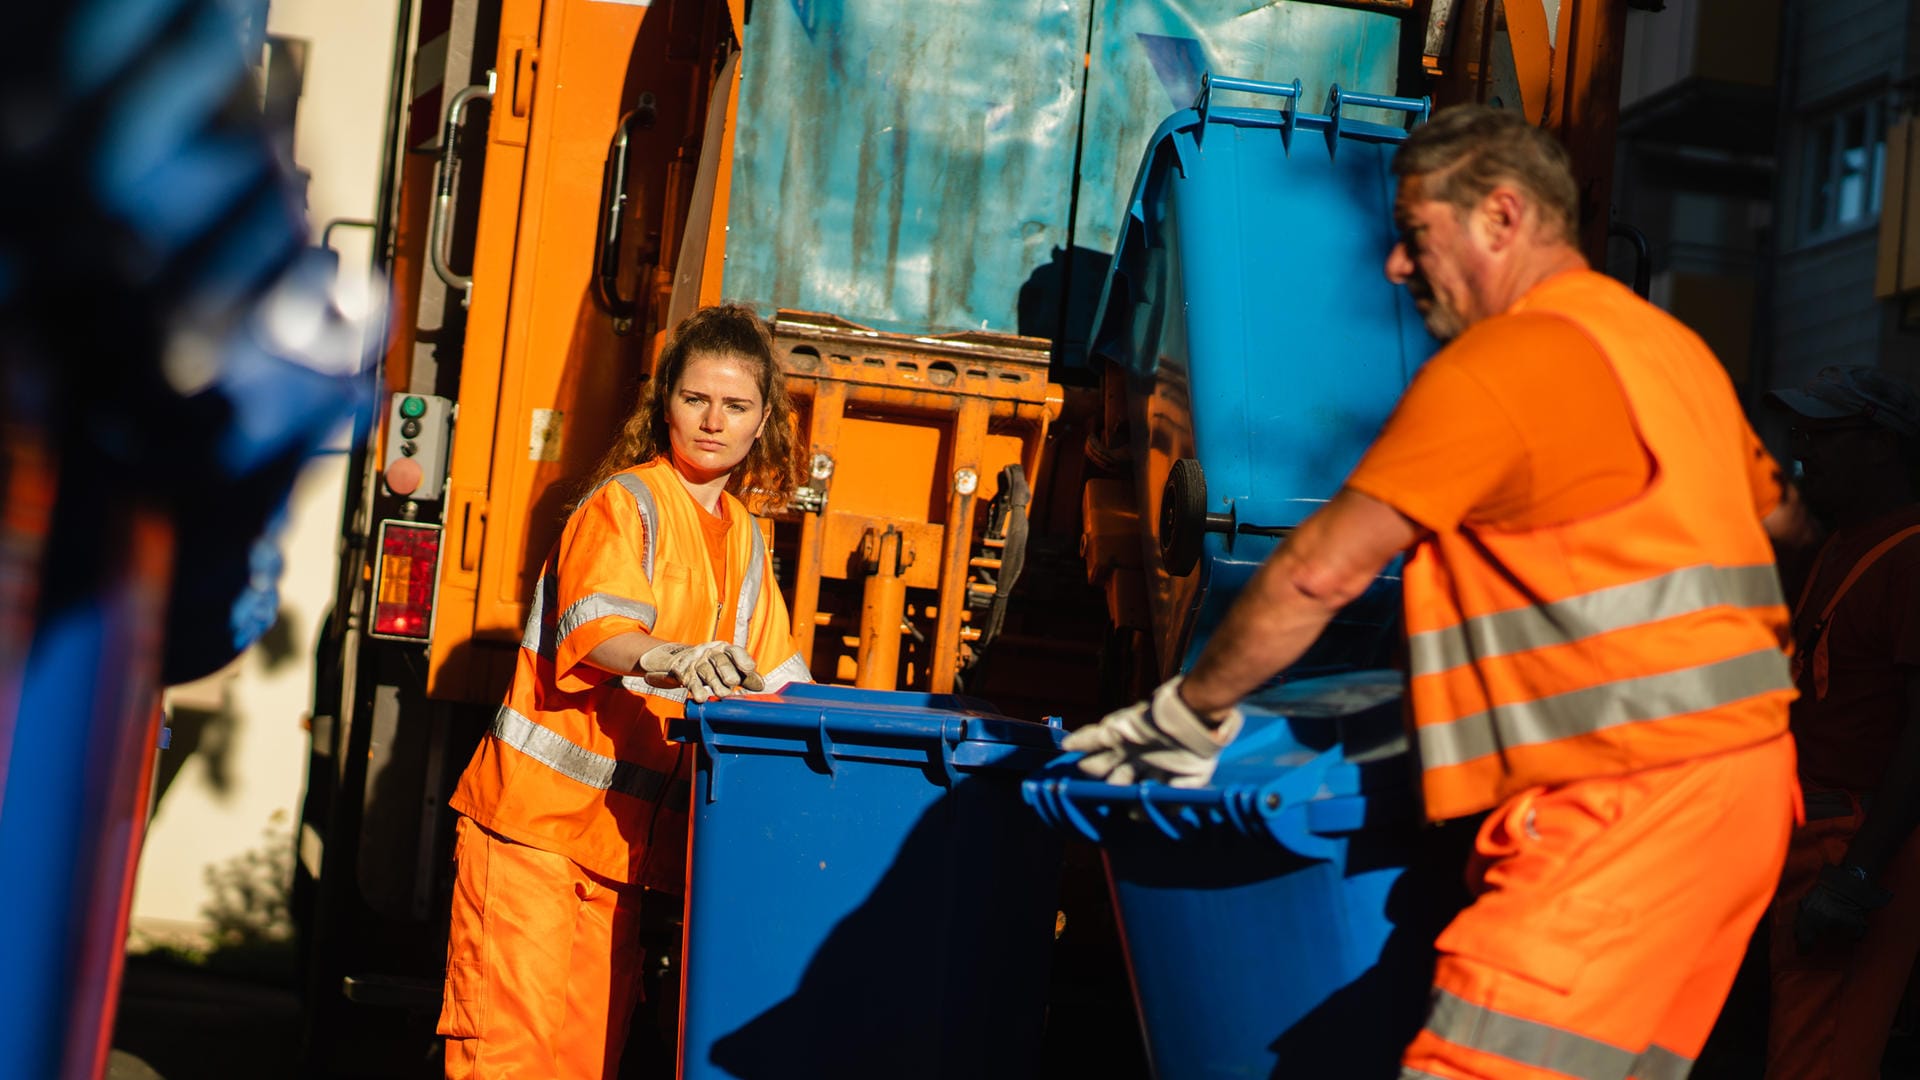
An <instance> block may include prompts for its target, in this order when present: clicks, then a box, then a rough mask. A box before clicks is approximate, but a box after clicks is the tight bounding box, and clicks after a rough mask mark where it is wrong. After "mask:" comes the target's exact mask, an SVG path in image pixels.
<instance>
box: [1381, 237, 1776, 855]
mask: <svg viewBox="0 0 1920 1080" xmlns="http://www.w3.org/2000/svg"><path fill="white" fill-rule="evenodd" d="M1512 310H1514V311H1516V312H1517V311H1532V312H1548V313H1552V314H1557V315H1559V316H1561V317H1563V318H1565V319H1567V320H1568V321H1570V322H1572V323H1573V324H1574V325H1575V326H1578V327H1579V328H1580V329H1582V330H1583V331H1585V332H1586V333H1587V334H1588V335H1590V336H1591V337H1592V338H1593V340H1594V342H1595V343H1596V344H1597V345H1598V346H1599V348H1600V351H1601V352H1602V353H1603V354H1604V355H1605V356H1606V357H1607V359H1608V361H1609V363H1610V364H1611V365H1612V367H1613V370H1614V373H1615V374H1616V375H1617V376H1618V377H1619V380H1620V385H1621V388H1622V390H1623V391H1624V392H1625V396H1626V400H1627V405H1628V408H1629V409H1630V411H1631V413H1632V416H1633V420H1634V423H1635V424H1636V425H1637V427H1638V429H1639V433H1640V438H1641V441H1642V443H1643V444H1644V446H1645V447H1646V451H1647V453H1648V455H1649V456H1650V458H1651V464H1652V469H1651V474H1652V479H1651V480H1650V481H1649V484H1648V486H1647V488H1646V490H1645V491H1644V492H1642V493H1641V494H1640V495H1639V496H1638V497H1636V498H1635V499H1633V500H1632V501H1630V502H1628V503H1627V504H1625V505H1623V506H1620V507H1618V508H1616V509H1613V510H1610V511H1606V512H1604V513H1601V514H1598V515H1595V516H1592V517H1588V518H1583V519H1581V520H1577V521H1574V522H1570V523H1567V524H1562V525H1555V526H1552V527H1547V528H1540V529H1533V530H1528V531H1523V532H1499V531H1494V530H1491V529H1486V528H1475V527H1473V526H1472V525H1464V524H1463V525H1461V526H1459V527H1457V528H1455V529H1453V530H1449V531H1446V532H1442V533H1438V534H1434V535H1429V536H1427V537H1425V538H1423V539H1422V540H1421V541H1420V542H1419V543H1418V544H1417V545H1416V546H1415V548H1414V550H1413V552H1412V554H1411V556H1410V557H1409V559H1408V562H1407V566H1406V570H1405V574H1404V579H1403V581H1404V588H1405V603H1406V622H1407V646H1408V664H1409V685H1408V697H1409V704H1410V707H1411V712H1412V717H1413V724H1414V734H1415V739H1416V742H1417V745H1418V751H1419V759H1420V763H1421V769H1422V779H1423V786H1424V788H1425V794H1426V808H1427V816H1428V817H1429V818H1430V819H1431V820H1435V821H1439V820H1443V819H1446V818H1452V817H1459V816H1462V815H1465V814H1470V813H1475V812H1477V811H1480V810H1484V809H1487V808H1489V807H1492V806H1495V805H1498V804H1499V803H1500V802H1502V801H1503V800H1505V799H1506V798H1508V797H1509V796H1511V795H1513V794H1515V793H1517V792H1520V791H1523V790H1525V789H1527V788H1530V787H1534V786H1536V785H1543V784H1555V783H1562V782H1566V781H1570V780H1575V779H1580V778H1583V777H1594V776H1607V775H1618V774H1621V773H1627V772H1633V771H1635V770H1639V769H1645V768H1649V767H1651V766H1656V765H1663V764H1668V763H1671V762H1676V761H1682V760H1685V759H1688V758H1693V757H1697V756H1700V755H1702V754H1709V753H1713V752H1716V751H1721V750H1729V749H1734V748H1737V747H1742V746H1747V745H1751V744H1754V743H1758V742H1761V741H1763V740H1765V739H1769V738H1772V737H1774V736H1777V735H1779V734H1781V733H1782V732H1784V731H1786V730H1787V703H1788V702H1789V701H1791V700H1792V699H1793V696H1794V695H1793V680H1792V679H1791V677H1790V676H1789V675H1788V671H1787V659H1786V655H1785V654H1784V653H1783V651H1782V647H1783V645H1784V644H1785V641H1786V632H1787V609H1786V605H1785V602H1784V601H1783V599H1782V597H1781V595H1780V586H1779V581H1778V578H1777V577H1776V575H1775V571H1774V566H1773V552H1772V548H1771V546H1770V545H1769V543H1768V541H1767V537H1766V535H1765V532H1764V531H1763V530H1762V528H1761V526H1760V523H1759V521H1758V520H1757V515H1756V513H1755V507H1754V503H1753V497H1752V494H1751V487H1750V485H1749V483H1748V480H1747V475H1748V469H1747V462H1746V460H1745V458H1744V456H1743V454H1744V453H1745V450H1746V447H1747V445H1748V443H1747V441H1746V439H1745V432H1746V430H1747V427H1746V420H1745V417H1744V416H1743V415H1742V414H1741V412H1740V407H1739V405H1738V403H1737V402H1736V400H1735V398H1734V394H1733V390H1732V386H1731V384H1730V383H1729V381H1728V379H1727V376H1726V373H1725V371H1724V369H1722V368H1721V366H1720V364H1719V363H1718V362H1717V361H1716V360H1715V359H1714V357H1713V354H1712V353H1711V352H1709V351H1708V349H1707V347H1706V346H1705V345H1704V344H1703V343H1702V342H1701V341H1700V339H1699V338H1698V337H1696V336H1695V335H1694V334H1693V333H1692V332H1691V331H1689V330H1688V329H1686V327H1684V326H1682V325H1681V324H1680V323H1679V322H1677V321H1675V320H1673V319H1672V318H1670V317H1668V316H1667V315H1665V314H1664V313H1662V312H1660V311H1659V310H1658V309H1656V308H1653V307H1651V306H1649V305H1648V304H1646V303H1645V302H1643V301H1641V300H1640V299H1639V298H1637V297H1635V296H1634V295H1633V294H1632V293H1631V292H1629V291H1628V290H1627V289H1625V288H1623V287H1622V286H1620V285H1619V284H1618V283H1616V282H1614V281H1613V280H1612V279H1610V278H1607V277H1605V276H1603V275H1600V274H1596V273H1591V272H1579V273H1567V274H1561V275H1558V276H1556V277H1554V278H1552V279H1550V280H1548V281H1547V282H1545V283H1543V284H1541V285H1540V286H1538V287H1536V288H1535V289H1533V290H1532V291H1531V292H1529V293H1528V294H1527V295H1526V296H1525V297H1523V298H1522V299H1521V301H1520V302H1519V303H1518V304H1516V305H1515V306H1514V308H1513V309H1512ZM1539 360H1540V362H1541V363H1543V364H1550V363H1552V362H1553V358H1552V357H1550V356H1543V357H1540V358H1539Z"/></svg>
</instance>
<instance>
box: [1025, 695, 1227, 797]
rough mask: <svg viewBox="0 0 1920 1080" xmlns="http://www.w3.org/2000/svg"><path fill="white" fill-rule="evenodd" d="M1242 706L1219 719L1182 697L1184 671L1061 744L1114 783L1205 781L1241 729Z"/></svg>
mask: <svg viewBox="0 0 1920 1080" xmlns="http://www.w3.org/2000/svg"><path fill="white" fill-rule="evenodd" d="M1241 723H1242V719H1241V716H1240V710H1239V709H1237V708H1236V709H1229V710H1228V711H1227V715H1226V718H1225V719H1223V720H1221V721H1220V723H1219V724H1218V725H1215V724H1212V723H1209V722H1208V721H1207V720H1206V719H1204V718H1203V717H1201V716H1200V714H1198V713H1196V712H1194V711H1193V709H1192V708H1191V707H1190V706H1188V705H1187V703H1186V702H1184V701H1182V700H1180V676H1178V675H1176V676H1174V677H1173V678H1171V679H1168V680H1167V681H1166V682H1164V683H1161V684H1160V688H1159V689H1158V690H1155V691H1154V692H1153V697H1152V698H1151V699H1149V700H1147V701H1142V702H1140V703H1138V704H1135V705H1129V706H1127V707H1126V708H1124V709H1121V710H1119V711H1118V712H1112V713H1108V714H1107V718H1106V719H1104V720H1102V721H1100V722H1099V723H1098V724H1095V725H1093V726H1092V727H1085V728H1081V729H1080V730H1079V731H1076V732H1074V733H1073V734H1071V735H1069V736H1067V739H1066V741H1065V742H1064V743H1062V744H1061V746H1062V747H1063V748H1065V749H1067V750H1076V751H1082V752H1084V753H1085V754H1086V757H1083V758H1081V759H1080V760H1079V762H1077V763H1076V764H1078V765H1079V767H1080V771H1081V772H1083V773H1086V774H1087V775H1088V776H1091V777H1093V778H1095V779H1096V780H1105V781H1106V782H1107V783H1109V784H1132V783H1137V782H1139V781H1144V780H1158V781H1160V782H1161V783H1164V784H1168V785H1170V786H1172V787H1183V788H1197V787H1206V786H1207V784H1208V783H1209V782H1211V781H1212V780H1213V767H1214V764H1215V763H1216V760H1217V759H1218V758H1219V756H1220V751H1221V750H1222V749H1224V748H1225V747H1226V745H1227V744H1228V743H1230V742H1232V741H1233V740H1234V737H1235V736H1237V735H1239V734H1240V725H1241Z"/></svg>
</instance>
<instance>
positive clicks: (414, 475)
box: [387, 457, 425, 495]
mask: <svg viewBox="0 0 1920 1080" xmlns="http://www.w3.org/2000/svg"><path fill="white" fill-rule="evenodd" d="M423 479H425V475H424V474H423V473H422V472H421V471H420V463H419V462H417V461H415V460H413V459H412V458H408V457H403V458H394V459H393V464H391V465H389V466H387V490H389V491H391V492H393V493H394V494H395V495H411V494H413V493H414V492H416V491H418V490H420V481H421V480H423Z"/></svg>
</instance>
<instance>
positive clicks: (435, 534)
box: [369, 521, 440, 641]
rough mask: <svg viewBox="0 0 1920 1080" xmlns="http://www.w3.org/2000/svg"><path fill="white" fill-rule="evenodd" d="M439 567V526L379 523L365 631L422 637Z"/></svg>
mask: <svg viewBox="0 0 1920 1080" xmlns="http://www.w3.org/2000/svg"><path fill="white" fill-rule="evenodd" d="M439 569H440V526H438V525H415V524H412V523H410V522H403V521H383V522H381V523H380V543H379V561H378V562H377V563H376V564H375V566H374V572H373V597H374V601H373V629H372V630H371V631H369V632H370V633H371V634H372V635H373V636H374V637H383V638H401V639H404V640H408V641H425V640H427V634H428V629H429V628H430V627H431V626H432V625H433V596H434V587H435V585H436V584H437V583H438V582H439V580H440V574H439Z"/></svg>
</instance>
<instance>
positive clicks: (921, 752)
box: [667, 683, 1066, 782]
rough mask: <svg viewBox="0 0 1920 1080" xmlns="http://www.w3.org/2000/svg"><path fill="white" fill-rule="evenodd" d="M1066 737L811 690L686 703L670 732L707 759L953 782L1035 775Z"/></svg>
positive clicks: (947, 708) (903, 696) (862, 695)
mask: <svg viewBox="0 0 1920 1080" xmlns="http://www.w3.org/2000/svg"><path fill="white" fill-rule="evenodd" d="M1065 734H1066V733H1065V731H1064V730H1063V729H1062V728H1061V726H1060V723H1059V721H1058V719H1057V718H1052V719H1050V720H1049V721H1048V722H1046V723H1035V722H1033V721H1029V720H1018V719H1015V718H1013V717H1010V716H1003V715H1001V714H1000V713H999V711H998V710H996V709H995V708H994V707H993V706H992V705H990V704H988V703H987V702H985V701H981V700H980V699H978V698H970V697H962V696H960V695H958V694H922V693H914V692H910V691H899V690H860V689H856V688H854V687H849V686H823V685H819V684H816V683H793V684H790V685H788V686H787V687H786V688H784V689H783V690H781V692H780V693H778V694H753V695H741V696H738V697H730V698H724V699H721V700H717V701H708V702H705V703H695V702H689V703H688V704H687V715H686V716H685V717H684V718H683V719H678V720H674V721H671V722H670V723H669V724H668V730H667V735H668V738H670V739H673V740H674V741H677V742H688V743H693V744H696V745H698V746H700V747H701V748H702V749H704V750H706V751H707V753H708V755H709V756H710V757H712V758H719V757H722V756H724V755H727V754H730V753H739V752H750V753H789V754H795V755H800V756H812V757H814V758H815V759H816V760H818V761H820V762H821V763H822V764H823V765H824V766H825V767H826V769H827V771H828V772H832V771H834V769H835V767H836V763H837V762H842V761H847V762H852V761H859V762H867V763H877V764H897V765H904V766H909V767H914V768H926V767H928V766H929V765H932V766H934V767H935V768H936V769H937V771H938V772H940V773H942V774H944V775H945V776H946V778H947V779H948V780H949V781H950V782H951V781H954V780H957V779H958V778H959V776H960V774H961V773H965V772H980V771H992V770H1000V771H1017V772H1020V773H1023V774H1024V773H1028V772H1031V771H1032V770H1034V769H1036V768H1039V767H1040V766H1042V765H1044V764H1045V763H1046V762H1047V761H1049V760H1051V759H1052V758H1053V757H1055V756H1056V755H1058V754H1059V752H1060V740H1061V739H1063V738H1064V737H1065Z"/></svg>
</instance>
